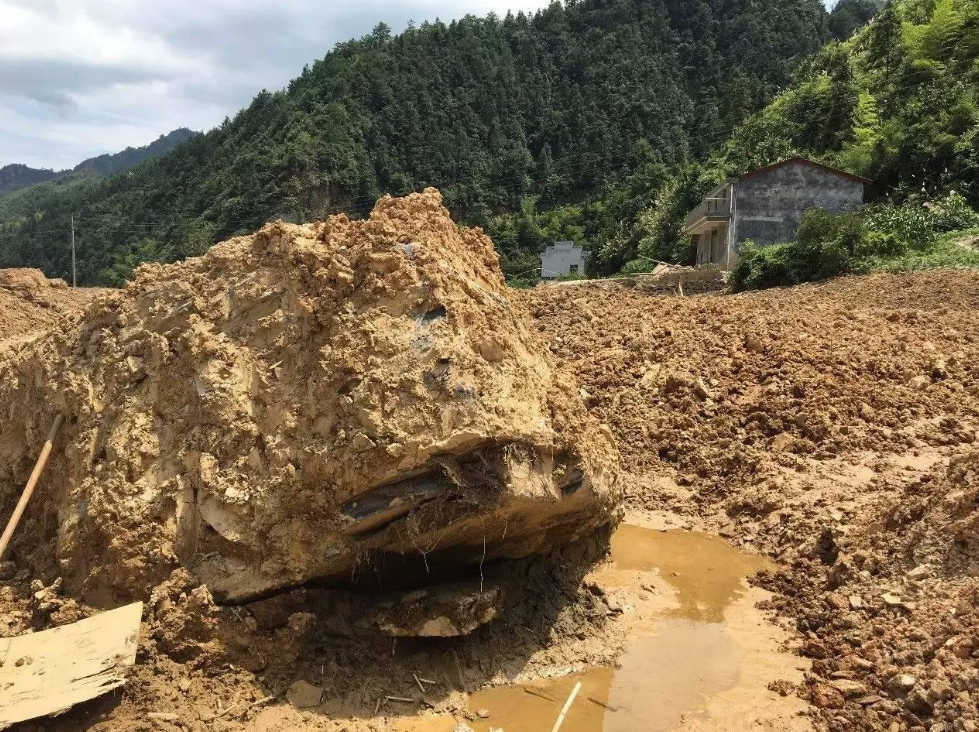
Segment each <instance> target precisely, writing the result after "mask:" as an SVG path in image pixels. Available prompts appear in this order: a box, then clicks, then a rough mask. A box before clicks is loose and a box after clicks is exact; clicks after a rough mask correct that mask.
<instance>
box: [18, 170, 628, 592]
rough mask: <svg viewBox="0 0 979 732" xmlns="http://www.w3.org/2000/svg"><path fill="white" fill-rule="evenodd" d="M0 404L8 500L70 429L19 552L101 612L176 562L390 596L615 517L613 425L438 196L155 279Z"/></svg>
mask: <svg viewBox="0 0 979 732" xmlns="http://www.w3.org/2000/svg"><path fill="white" fill-rule="evenodd" d="M0 410H2V412H0V413H2V417H3V420H4V429H3V432H2V438H0V505H3V506H6V505H7V504H12V501H13V496H14V495H15V490H16V487H17V486H19V485H20V484H21V483H22V480H23V479H24V478H25V477H26V472H27V471H28V470H29V467H30V459H31V456H32V454H33V451H34V450H35V449H36V447H37V445H38V444H39V438H40V436H41V435H43V433H44V432H45V431H46V430H47V428H48V426H49V424H50V422H51V420H52V419H53V417H54V415H55V414H56V413H57V412H63V413H64V414H66V415H68V417H69V420H68V423H67V424H66V426H65V428H64V430H63V432H62V438H61V440H62V445H63V448H62V452H63V454H62V455H61V456H59V457H57V458H56V459H54V460H53V461H52V463H51V466H50V468H49V472H48V477H47V478H46V480H45V484H46V486H48V487H47V489H46V493H45V494H44V495H41V494H39V495H38V501H37V504H36V506H35V507H33V508H32V512H33V513H32V515H33V517H34V522H33V524H32V530H33V531H37V532H39V533H38V534H37V535H34V536H30V538H29V539H28V538H24V537H25V536H29V534H30V532H29V531H25V532H21V534H20V536H21V538H20V542H19V544H18V547H17V548H18V550H19V551H20V553H21V554H22V555H24V554H28V555H29V554H32V553H33V554H35V555H36V556H35V560H37V559H38V558H39V557H40V556H41V555H42V554H43V553H44V551H46V550H45V547H53V557H52V559H53V560H54V561H56V562H57V574H58V575H59V576H61V577H63V579H64V583H65V589H66V592H67V594H69V595H71V596H74V597H78V598H82V599H84V600H85V601H87V602H89V603H92V604H102V605H108V604H115V603H118V602H120V601H122V600H125V599H128V598H130V597H146V596H147V595H148V594H149V592H150V591H151V589H152V588H153V587H155V586H156V585H158V584H160V583H161V582H163V581H164V580H166V579H167V578H168V577H169V576H170V574H171V573H172V572H173V571H174V570H175V569H177V568H178V567H184V568H187V569H189V570H191V571H192V572H193V574H194V575H195V576H196V577H197V578H198V579H199V580H200V581H202V582H204V583H206V585H207V588H208V590H209V591H210V593H212V594H213V595H214V596H215V597H216V598H217V599H219V600H221V601H230V602H242V601H246V600H250V599H253V598H256V597H259V596H263V595H268V594H270V593H274V592H278V591H282V590H284V589H287V588H290V587H295V586H299V585H302V584H304V583H307V582H309V581H311V580H317V581H323V582H330V583H343V584H350V583H353V584H359V585H363V586H368V587H372V588H375V589H377V588H381V589H391V588H393V587H395V586H396V585H397V583H398V582H399V581H410V580H412V579H414V578H418V579H425V578H429V577H431V575H437V574H438V573H440V572H442V571H443V570H445V571H448V570H449V569H451V568H455V567H458V566H465V565H473V564H479V565H480V566H482V565H483V564H484V563H486V562H489V561H492V560H494V559H498V558H504V557H508V558H517V557H524V556H527V555H530V554H534V553H539V552H546V551H548V550H550V549H552V548H553V547H555V546H560V545H562V544H566V543H570V542H573V541H575V540H576V539H578V538H580V537H582V536H584V535H587V534H589V533H591V532H593V531H594V530H595V529H597V528H598V527H600V526H602V525H605V524H608V523H611V522H613V521H614V520H615V518H616V505H617V500H618V496H619V491H620V487H619V481H618V474H617V471H618V456H617V453H616V450H615V447H614V445H613V443H612V440H611V437H610V435H609V434H608V432H607V429H603V428H602V427H601V426H600V424H599V423H598V422H597V421H596V420H594V419H593V418H591V417H589V416H587V414H586V412H585V410H584V408H583V407H582V405H581V401H580V399H579V397H578V395H577V388H576V386H574V381H573V378H572V377H570V376H569V375H568V374H567V373H566V372H563V371H561V370H558V369H556V368H555V367H554V365H553V363H552V362H551V360H550V358H549V357H548V356H547V355H546V352H545V350H544V349H543V347H542V346H541V344H540V342H539V340H538V339H537V337H536V336H535V335H533V334H532V333H531V332H530V329H529V328H528V326H527V321H526V319H525V314H524V312H523V311H522V310H521V309H520V308H518V307H515V306H514V305H513V303H512V302H511V300H510V298H509V294H508V291H507V289H506V286H505V284H504V281H503V278H502V275H501V273H500V269H499V262H498V259H497V256H496V254H495V252H494V250H493V246H492V243H491V242H490V240H489V239H488V238H487V237H486V236H485V235H483V234H482V233H481V232H480V231H478V230H470V229H464V228H459V227H457V226H456V225H455V224H454V223H453V222H452V221H451V219H450V218H449V215H448V212H447V211H446V210H445V209H444V208H443V207H442V204H441V197H440V195H439V193H438V192H437V191H435V190H431V189H430V190H428V191H426V192H424V193H422V194H416V195H412V196H409V197H407V198H405V199H392V198H385V199H382V200H381V201H380V202H379V203H378V205H377V207H376V209H375V210H374V212H373V214H372V215H371V216H370V218H369V219H367V220H366V221H351V220H349V219H347V218H346V217H345V216H338V217H335V218H332V219H330V220H329V221H327V222H323V223H319V224H312V225H304V226H295V225H288V224H283V223H276V224H271V225H268V226H266V227H265V228H264V229H262V230H261V231H260V232H258V233H256V234H255V235H252V236H245V237H239V238H236V239H232V240H230V241H228V242H225V243H223V244H220V245H218V246H216V247H214V248H213V249H212V250H211V251H210V252H209V253H208V254H207V255H205V256H203V257H201V258H197V259H191V260H187V261H185V262H183V263H180V264H174V265H145V266H143V267H141V268H140V269H139V270H138V272H137V274H136V278H135V281H134V282H133V283H131V284H130V285H129V286H128V287H127V289H126V290H125V291H124V292H120V293H117V294H108V295H104V296H101V297H100V298H99V299H98V301H97V302H96V303H94V304H93V305H92V306H91V307H90V308H89V309H88V311H87V313H86V314H85V316H84V317H83V318H82V319H81V321H80V322H79V323H77V324H76V325H75V327H74V328H72V329H69V330H61V331H57V332H55V333H53V334H52V335H51V336H49V337H47V338H45V339H43V340H41V341H40V342H38V343H36V344H34V345H32V346H31V347H30V348H27V349H24V350H23V351H22V352H21V353H20V354H18V355H17V357H16V358H9V359H6V360H0ZM54 517H56V520H52V519H53V518H54ZM41 536H43V538H45V539H48V540H50V541H47V542H45V541H40V540H39V538H40V537H41Z"/></svg>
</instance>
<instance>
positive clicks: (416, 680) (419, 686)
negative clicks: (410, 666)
mask: <svg viewBox="0 0 979 732" xmlns="http://www.w3.org/2000/svg"><path fill="white" fill-rule="evenodd" d="M412 676H414V677H415V683H416V684H418V688H419V689H421V692H422V696H425V687H424V686H422V680H421V679H419V678H418V674H412Z"/></svg>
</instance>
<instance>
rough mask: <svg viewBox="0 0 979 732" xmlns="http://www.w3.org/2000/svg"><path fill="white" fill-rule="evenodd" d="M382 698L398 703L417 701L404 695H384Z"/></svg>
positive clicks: (413, 702) (414, 702)
mask: <svg viewBox="0 0 979 732" xmlns="http://www.w3.org/2000/svg"><path fill="white" fill-rule="evenodd" d="M384 700H385V701H393V702H398V703H400V704H417V703H418V700H417V699H409V698H408V697H406V696H386V697H384Z"/></svg>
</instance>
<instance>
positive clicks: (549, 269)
mask: <svg viewBox="0 0 979 732" xmlns="http://www.w3.org/2000/svg"><path fill="white" fill-rule="evenodd" d="M589 256H590V253H589V252H586V251H585V249H584V247H580V246H578V245H577V244H575V243H574V242H573V241H559V242H556V243H555V244H552V245H551V246H549V247H548V248H547V249H545V250H544V253H543V254H541V256H540V263H541V272H540V276H541V279H545V280H553V279H557V278H559V277H569V276H571V275H579V274H580V275H583V274H584V273H585V267H586V265H587V264H588V258H589Z"/></svg>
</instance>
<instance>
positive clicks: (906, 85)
mask: <svg viewBox="0 0 979 732" xmlns="http://www.w3.org/2000/svg"><path fill="white" fill-rule="evenodd" d="M795 155H802V156H806V157H810V158H813V159H816V160H821V161H823V162H826V163H828V164H830V165H833V166H835V167H839V168H843V169H845V170H849V171H851V172H854V173H858V174H860V175H863V176H865V177H867V178H870V179H871V180H872V181H873V183H872V185H871V186H870V190H869V196H870V200H871V201H884V200H887V201H891V202H896V203H901V202H905V201H910V202H912V203H915V202H917V203H918V204H920V205H923V206H928V205H930V202H931V201H935V200H938V199H939V198H941V197H943V196H945V195H946V194H948V193H950V192H952V191H955V192H956V193H957V194H958V195H960V196H962V197H963V198H964V203H965V204H969V205H971V206H973V207H979V3H977V2H975V0H905V1H904V2H891V3H888V5H887V6H886V7H885V8H884V9H883V11H882V12H881V14H880V15H879V16H878V17H877V18H876V19H875V20H874V21H873V22H872V23H871V24H870V25H868V26H866V27H865V28H864V29H863V30H861V31H860V32H859V33H857V34H856V35H855V36H854V37H853V38H852V39H850V40H849V41H847V42H845V43H830V44H828V45H827V46H826V47H825V48H824V49H823V50H822V51H821V52H820V53H819V54H817V55H816V56H814V57H813V58H812V59H809V60H808V61H806V62H805V63H804V64H802V65H801V66H800V68H799V69H798V70H797V71H796V73H795V74H794V78H793V83H792V84H791V85H790V87H789V88H788V89H787V90H786V91H785V92H783V93H782V94H780V95H779V96H778V97H777V98H776V99H774V100H773V101H772V103H771V104H770V105H768V106H767V107H766V108H765V109H764V110H762V111H761V112H760V113H758V114H756V115H753V116H752V117H751V118H750V119H748V120H747V121H746V122H745V123H744V124H743V125H741V126H740V127H739V128H738V129H737V130H736V131H735V133H734V135H733V136H732V137H731V139H730V140H729V141H728V142H727V143H726V144H725V145H724V146H723V147H722V148H720V151H719V153H718V154H716V155H715V156H713V157H712V158H711V159H710V160H709V161H708V162H707V163H705V164H704V165H702V166H701V165H692V166H689V167H688V168H686V169H685V170H684V172H683V173H682V174H681V175H680V176H678V177H677V178H676V179H674V181H673V183H672V184H671V185H669V186H668V187H667V188H665V189H664V190H663V191H661V194H660V196H659V198H660V201H661V205H660V206H658V207H657V209H656V211H655V212H654V213H651V214H650V216H649V218H648V219H647V221H648V222H650V225H649V226H648V227H647V228H646V229H645V230H644V231H641V232H637V234H636V235H635V237H634V241H639V242H640V246H639V248H640V251H641V252H642V253H644V254H645V255H646V256H658V257H672V258H675V259H681V260H682V259H684V257H685V256H686V255H687V251H686V249H685V244H684V242H683V241H682V239H681V238H680V237H679V230H678V227H679V221H680V218H681V217H682V214H683V213H684V212H685V211H687V210H689V208H690V207H691V206H692V205H693V204H694V203H695V202H696V201H698V200H699V199H700V197H701V196H702V195H703V194H704V193H705V192H706V191H709V190H710V189H711V188H712V187H713V186H714V185H715V184H716V183H718V182H720V181H721V180H723V179H724V178H726V177H728V176H729V175H735V174H739V173H742V172H745V171H747V170H750V169H752V168H755V167H758V166H761V165H766V164H768V163H771V162H773V161H776V160H780V159H784V158H787V157H792V156H795ZM909 215H910V214H909ZM678 244H679V246H677V245H678ZM631 254H632V252H627V253H626V255H625V256H629V255H631Z"/></svg>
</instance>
